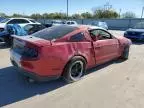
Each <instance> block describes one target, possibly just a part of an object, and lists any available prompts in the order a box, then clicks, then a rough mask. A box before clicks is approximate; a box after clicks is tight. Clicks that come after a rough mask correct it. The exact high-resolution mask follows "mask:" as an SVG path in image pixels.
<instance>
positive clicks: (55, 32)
mask: <svg viewBox="0 0 144 108" xmlns="http://www.w3.org/2000/svg"><path fill="white" fill-rule="evenodd" d="M76 29H77V27H73V26H66V25H61V26H53V27H50V28H46V29H43V30H41V31H39V32H36V33H34V34H32V36H35V37H39V38H42V39H46V40H53V39H58V38H61V37H63V36H65V35H66V34H68V33H70V32H72V31H74V30H76Z"/></svg>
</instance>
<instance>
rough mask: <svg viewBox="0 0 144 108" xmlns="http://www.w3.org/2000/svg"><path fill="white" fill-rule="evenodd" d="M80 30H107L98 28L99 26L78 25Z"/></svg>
mask: <svg viewBox="0 0 144 108" xmlns="http://www.w3.org/2000/svg"><path fill="white" fill-rule="evenodd" d="M77 27H78V28H79V29H87V30H93V29H102V30H105V29H104V28H102V27H98V26H92V25H78V26H77Z"/></svg>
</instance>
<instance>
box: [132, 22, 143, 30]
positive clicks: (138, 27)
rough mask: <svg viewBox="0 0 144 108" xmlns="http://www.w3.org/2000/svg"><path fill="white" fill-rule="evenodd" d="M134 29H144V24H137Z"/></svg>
mask: <svg viewBox="0 0 144 108" xmlns="http://www.w3.org/2000/svg"><path fill="white" fill-rule="evenodd" d="M134 28H135V29H144V22H141V23H138V24H136V26H134Z"/></svg>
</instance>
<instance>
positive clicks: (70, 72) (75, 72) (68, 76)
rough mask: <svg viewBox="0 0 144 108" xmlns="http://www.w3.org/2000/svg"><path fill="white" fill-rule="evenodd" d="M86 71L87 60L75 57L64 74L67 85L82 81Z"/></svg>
mask: <svg viewBox="0 0 144 108" xmlns="http://www.w3.org/2000/svg"><path fill="white" fill-rule="evenodd" d="M76 67H77V68H76ZM85 71H86V61H85V59H84V58H83V57H80V56H75V57H73V58H72V60H71V61H70V62H69V63H68V64H67V65H66V67H65V69H64V73H63V78H64V80H65V81H66V82H67V83H73V82H76V81H78V80H80V79H81V78H82V77H83V75H84V74H85Z"/></svg>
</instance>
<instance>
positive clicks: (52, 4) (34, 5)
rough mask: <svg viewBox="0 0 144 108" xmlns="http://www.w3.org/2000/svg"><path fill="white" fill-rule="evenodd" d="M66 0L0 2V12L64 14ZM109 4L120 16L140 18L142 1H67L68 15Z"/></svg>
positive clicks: (9, 13) (1, 0) (5, 0)
mask: <svg viewBox="0 0 144 108" xmlns="http://www.w3.org/2000/svg"><path fill="white" fill-rule="evenodd" d="M66 1H67V0H0V12H3V13H6V14H8V15H12V14H13V13H19V14H26V15H30V14H32V13H41V14H43V13H51V12H66ZM106 2H109V3H110V4H111V5H112V6H113V8H114V9H115V10H116V11H117V12H118V13H119V12H120V9H121V14H122V13H124V12H126V11H132V12H134V13H136V15H137V17H140V16H141V13H142V7H143V6H144V0H69V14H73V13H82V12H87V11H88V12H92V8H94V7H101V6H103V5H105V4H106Z"/></svg>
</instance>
